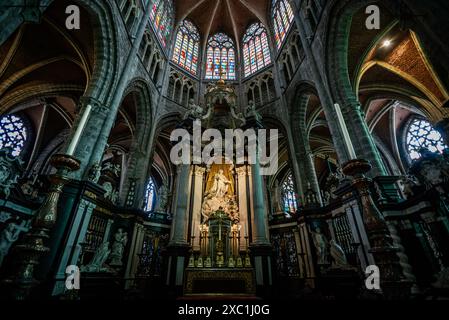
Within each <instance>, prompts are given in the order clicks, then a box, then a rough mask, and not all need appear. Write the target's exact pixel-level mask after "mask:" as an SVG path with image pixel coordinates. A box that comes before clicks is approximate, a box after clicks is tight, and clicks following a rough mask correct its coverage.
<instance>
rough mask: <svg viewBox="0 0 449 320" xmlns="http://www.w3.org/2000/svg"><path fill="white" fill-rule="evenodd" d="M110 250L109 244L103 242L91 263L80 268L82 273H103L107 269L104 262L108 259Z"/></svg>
mask: <svg viewBox="0 0 449 320" xmlns="http://www.w3.org/2000/svg"><path fill="white" fill-rule="evenodd" d="M110 253H111V249H109V242H104V243H103V244H102V245H101V246H100V247H99V248H98V249H97V251H96V252H95V254H94V257H93V258H92V261H91V262H90V263H89V264H88V265H86V266H82V267H81V271H82V272H105V271H108V270H109V269H108V268H107V267H106V266H105V262H106V260H108V258H109V254H110Z"/></svg>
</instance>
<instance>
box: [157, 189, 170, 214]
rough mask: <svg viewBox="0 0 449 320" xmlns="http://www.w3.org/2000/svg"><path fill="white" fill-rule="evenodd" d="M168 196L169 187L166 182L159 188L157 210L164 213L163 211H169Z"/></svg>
mask: <svg viewBox="0 0 449 320" xmlns="http://www.w3.org/2000/svg"><path fill="white" fill-rule="evenodd" d="M168 197H169V192H168V188H167V186H166V185H165V184H163V185H162V186H161V187H160V188H159V192H158V200H159V201H158V202H157V206H156V212H161V213H162V212H166V211H167V205H168Z"/></svg>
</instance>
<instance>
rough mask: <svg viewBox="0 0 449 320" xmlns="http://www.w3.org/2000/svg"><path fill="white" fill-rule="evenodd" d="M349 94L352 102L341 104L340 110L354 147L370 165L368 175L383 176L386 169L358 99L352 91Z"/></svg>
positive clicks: (360, 156) (359, 155)
mask: <svg viewBox="0 0 449 320" xmlns="http://www.w3.org/2000/svg"><path fill="white" fill-rule="evenodd" d="M350 94H351V95H353V98H354V102H352V103H350V104H349V105H346V106H342V112H343V116H344V118H345V122H346V123H347V125H348V131H349V134H350V136H351V141H352V143H353V144H354V149H355V151H356V153H357V155H358V157H359V158H362V159H365V160H368V161H369V162H370V164H371V165H372V167H373V169H372V170H371V172H370V176H373V177H375V176H385V175H386V174H387V170H386V169H385V165H384V163H383V161H382V158H381V157H380V154H379V150H378V149H377V146H376V144H375V143H374V140H373V137H372V135H371V133H370V131H369V129H368V125H367V124H366V121H365V117H364V115H363V114H362V111H361V107H360V104H359V103H358V102H356V101H357V100H358V99H357V97H356V96H355V94H354V93H353V92H351V93H350Z"/></svg>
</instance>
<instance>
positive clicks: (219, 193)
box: [209, 169, 231, 198]
mask: <svg viewBox="0 0 449 320" xmlns="http://www.w3.org/2000/svg"><path fill="white" fill-rule="evenodd" d="M230 185H231V181H229V180H228V178H226V176H225V175H224V174H223V170H222V169H220V170H219V171H218V173H217V174H215V176H214V184H213V186H212V188H211V189H210V190H209V193H210V194H212V195H213V196H215V197H217V198H223V197H224V196H225V195H226V194H227V192H228V189H229V186H230Z"/></svg>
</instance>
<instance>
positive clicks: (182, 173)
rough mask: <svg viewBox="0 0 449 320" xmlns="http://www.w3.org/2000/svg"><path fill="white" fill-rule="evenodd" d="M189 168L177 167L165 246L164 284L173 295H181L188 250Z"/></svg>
mask: <svg viewBox="0 0 449 320" xmlns="http://www.w3.org/2000/svg"><path fill="white" fill-rule="evenodd" d="M190 171H191V170H190V166H189V165H184V164H181V165H179V166H178V167H177V183H176V194H175V197H174V203H173V205H174V216H173V223H172V228H171V234H170V242H169V244H168V246H167V256H168V270H167V279H166V284H167V285H168V286H169V288H170V289H171V290H173V291H174V292H173V294H175V295H180V294H182V286H183V281H184V270H185V267H186V259H187V255H188V252H189V249H190V245H189V243H188V238H187V231H188V226H189V207H190V185H191V183H190V177H191V174H190Z"/></svg>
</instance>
